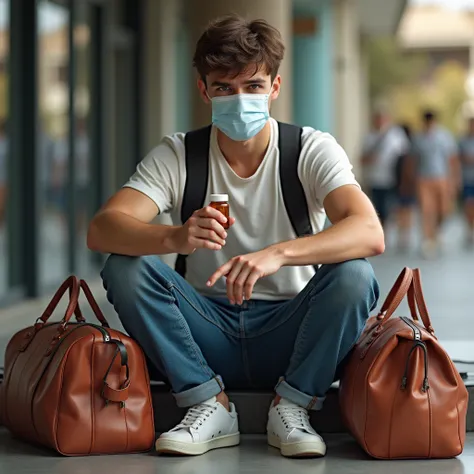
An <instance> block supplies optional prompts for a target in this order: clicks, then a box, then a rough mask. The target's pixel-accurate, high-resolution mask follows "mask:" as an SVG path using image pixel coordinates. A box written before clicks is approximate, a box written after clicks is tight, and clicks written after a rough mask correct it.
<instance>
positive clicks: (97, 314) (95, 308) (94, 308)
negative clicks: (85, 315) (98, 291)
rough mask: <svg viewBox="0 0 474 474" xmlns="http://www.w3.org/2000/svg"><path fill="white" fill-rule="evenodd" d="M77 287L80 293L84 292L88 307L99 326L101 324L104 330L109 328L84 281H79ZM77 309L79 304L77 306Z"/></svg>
mask: <svg viewBox="0 0 474 474" xmlns="http://www.w3.org/2000/svg"><path fill="white" fill-rule="evenodd" d="M79 286H80V288H81V289H82V291H83V292H84V295H85V297H86V299H87V301H88V303H89V305H90V307H91V308H92V311H93V313H94V315H95V317H96V318H97V320H98V321H99V322H100V324H102V326H103V327H104V328H109V327H110V326H109V323H108V322H107V319H106V318H105V316H104V313H103V312H102V310H101V309H100V306H99V304H98V303H97V301H96V299H95V298H94V295H93V294H92V291H91V289H90V287H89V285H88V284H87V282H86V281H85V280H81V281H80V283H79ZM77 307H79V303H78V304H77Z"/></svg>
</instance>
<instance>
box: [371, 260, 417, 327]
mask: <svg viewBox="0 0 474 474" xmlns="http://www.w3.org/2000/svg"><path fill="white" fill-rule="evenodd" d="M412 281H413V271H412V270H411V269H410V268H408V267H405V268H404V269H403V270H402V271H401V272H400V275H398V278H397V280H396V281H395V283H394V285H393V286H392V289H391V290H390V292H389V293H388V295H387V298H386V299H385V301H384V303H383V305H382V307H381V308H380V311H379V314H378V315H377V319H378V320H379V321H380V326H382V325H383V324H384V323H385V321H387V320H388V319H390V318H391V316H392V314H393V313H394V312H395V311H396V309H397V308H398V307H399V306H400V303H401V302H402V301H403V298H405V296H406V295H407V293H408V291H409V290H410V287H411V286H412ZM410 309H411V308H410ZM412 317H413V319H417V316H416V311H415V312H414V313H413V312H412Z"/></svg>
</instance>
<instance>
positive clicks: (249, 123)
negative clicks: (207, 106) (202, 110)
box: [211, 94, 270, 141]
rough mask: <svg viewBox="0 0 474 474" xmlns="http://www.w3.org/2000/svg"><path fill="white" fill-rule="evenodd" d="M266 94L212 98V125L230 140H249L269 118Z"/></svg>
mask: <svg viewBox="0 0 474 474" xmlns="http://www.w3.org/2000/svg"><path fill="white" fill-rule="evenodd" d="M268 97H269V95H268V94H234V95H226V96H218V97H213V98H212V99H211V101H212V123H213V124H214V125H215V126H216V127H217V128H218V129H219V130H221V131H222V132H223V133H225V134H226V135H227V136H228V137H229V138H230V139H232V140H235V141H245V140H250V138H252V137H254V136H255V135H257V133H259V132H260V131H261V130H262V129H263V127H264V126H265V124H266V123H267V121H268V118H269V117H270V114H269V112H268Z"/></svg>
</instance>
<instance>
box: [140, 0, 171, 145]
mask: <svg viewBox="0 0 474 474" xmlns="http://www.w3.org/2000/svg"><path fill="white" fill-rule="evenodd" d="M178 11H179V2H178V1H166V0H146V1H145V5H144V11H143V24H144V44H145V48H144V50H145V54H144V58H143V74H142V77H143V84H142V87H143V88H144V97H143V102H144V103H143V113H144V120H143V124H144V128H145V130H144V134H143V141H144V143H143V149H144V150H146V151H148V150H150V149H152V148H153V147H154V146H156V145H157V144H158V143H159V141H160V139H161V137H162V136H163V135H166V134H169V133H172V132H175V130H174V128H175V124H176V100H175V98H176V90H175V85H176V66H175V58H176V54H175V53H176V50H175V45H176V28H177V24H178Z"/></svg>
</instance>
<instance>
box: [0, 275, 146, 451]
mask: <svg viewBox="0 0 474 474" xmlns="http://www.w3.org/2000/svg"><path fill="white" fill-rule="evenodd" d="M80 288H82V289H83V291H84V293H85V295H86V298H87V300H88V301H89V303H90V305H91V307H92V310H93V312H94V314H95V315H96V317H97V319H98V320H99V322H100V323H101V324H100V325H96V324H91V323H88V322H86V321H85V319H84V317H83V316H82V313H81V310H80V308H79V304H78V297H79V292H80ZM68 289H69V293H70V301H69V305H68V307H67V310H66V314H65V316H64V318H63V319H62V321H60V322H59V323H49V322H48V320H49V318H50V316H51V314H52V313H53V311H54V309H55V308H56V306H57V305H58V303H59V301H60V299H61V297H62V295H63V294H64V293H65V292H66V291H67V290H68ZM74 313H75V314H76V319H77V322H76V323H73V322H70V319H71V317H72V315H73V314H74ZM2 385H3V387H2V392H3V393H2V397H1V406H0V410H1V412H2V418H3V423H4V425H5V426H6V427H7V428H8V429H9V430H10V431H11V433H13V434H14V435H15V436H17V437H19V438H22V439H24V440H27V441H30V442H33V443H37V444H41V445H43V446H47V447H50V448H53V449H55V450H57V451H58V452H59V453H61V454H63V455H66V456H78V455H88V454H116V453H132V452H144V451H149V450H150V449H151V448H152V446H153V442H154V440H155V430H154V421H153V409H152V402H151V392H150V381H149V377H148V370H147V366H146V362H145V357H144V355H143V352H142V350H141V348H140V347H139V346H138V345H137V343H136V342H135V341H133V340H132V339H131V338H129V337H128V336H126V335H124V334H122V333H121V332H119V331H116V330H113V329H110V327H109V325H108V324H107V321H106V319H105V318H104V315H103V314H102V312H101V310H100V308H99V306H98V304H97V302H96V301H95V300H94V297H93V296H92V293H91V292H90V289H89V287H88V286H87V284H86V283H85V282H84V281H83V280H81V282H80V283H79V282H78V280H77V278H76V277H74V276H71V277H69V278H68V279H67V280H66V281H65V282H64V283H63V284H62V285H61V287H60V288H59V290H58V291H57V293H56V294H55V295H54V297H53V299H52V300H51V303H50V304H49V305H48V307H47V308H46V310H45V312H44V313H43V315H42V316H41V317H40V318H38V319H37V321H36V323H35V324H34V325H33V326H31V327H28V328H26V329H23V330H21V331H19V332H18V333H17V334H15V335H14V336H13V338H12V339H11V340H10V342H9V344H8V346H7V349H6V354H5V374H4V382H3V384H2Z"/></svg>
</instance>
